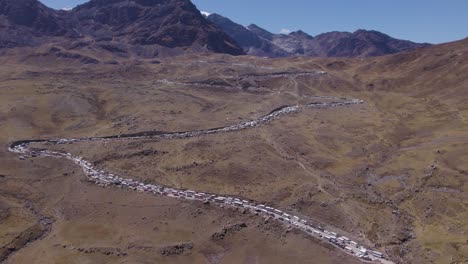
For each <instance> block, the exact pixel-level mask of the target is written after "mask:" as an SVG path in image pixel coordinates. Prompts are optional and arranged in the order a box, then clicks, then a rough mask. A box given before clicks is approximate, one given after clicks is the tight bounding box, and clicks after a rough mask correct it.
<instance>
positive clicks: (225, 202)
mask: <svg viewBox="0 0 468 264" xmlns="http://www.w3.org/2000/svg"><path fill="white" fill-rule="evenodd" d="M316 98H320V99H327V100H330V102H321V103H310V104H306V105H294V106H283V107H279V108H277V109H274V110H273V111H271V112H270V113H269V114H267V115H265V116H263V117H260V118H258V119H255V120H251V121H248V122H244V123H240V124H235V125H231V126H225V127H219V128H212V129H206V130H195V131H186V132H160V131H148V132H140V133H136V134H122V135H115V136H105V137H91V138H71V139H52V140H41V139H37V140H35V139H32V140H22V141H16V142H13V143H11V144H10V146H9V147H8V149H9V151H11V152H14V153H17V154H21V155H29V156H32V157H55V158H66V159H69V160H71V161H73V162H74V163H76V164H77V165H78V166H80V167H81V168H82V169H83V171H84V173H85V175H86V176H87V178H88V180H89V181H90V182H93V183H95V184H97V185H99V186H103V187H107V186H117V187H120V188H125V189H130V190H135V191H139V192H145V193H150V194H153V195H165V196H168V197H173V198H178V199H187V200H195V201H203V202H207V203H211V204H216V205H222V206H225V207H226V206H227V207H232V208H241V209H245V210H248V211H249V212H251V213H253V214H257V215H259V216H262V217H270V218H272V219H275V220H277V221H280V222H281V223H283V224H284V225H287V226H290V227H293V228H297V229H299V230H301V231H303V232H304V233H305V234H307V235H310V236H313V237H315V238H318V239H321V240H323V241H326V242H328V243H331V244H332V245H334V246H336V247H337V248H340V249H342V250H343V251H344V252H346V253H348V254H349V255H350V256H354V257H359V258H360V259H362V260H364V261H369V262H373V263H384V264H393V262H392V261H389V260H387V259H385V256H384V255H383V254H381V253H379V252H377V251H374V250H371V249H367V248H364V247H363V246H362V245H359V244H358V243H357V242H354V241H352V240H350V239H349V238H346V237H344V236H341V235H339V234H336V233H334V232H331V231H328V230H325V229H324V228H323V227H321V225H313V224H311V223H309V222H308V221H307V220H306V219H301V218H300V217H298V216H294V215H290V214H287V213H286V212H283V211H281V210H278V209H275V208H272V207H269V206H266V205H263V204H259V203H256V202H255V201H252V200H241V199H239V198H237V197H227V196H219V195H217V194H212V193H203V192H196V191H191V190H178V189H174V188H170V187H167V186H162V185H154V184H144V183H142V182H138V181H135V180H132V179H126V178H123V177H120V176H117V175H114V174H111V173H108V172H106V171H104V170H100V169H98V168H97V167H95V166H94V165H93V164H91V163H90V162H88V161H86V160H84V159H83V158H82V157H77V156H73V155H72V154H71V153H65V152H60V151H53V150H47V149H34V148H30V146H29V145H30V144H32V143H51V144H57V145H58V144H73V143H79V142H90V141H119V140H140V139H181V138H190V137H199V136H207V135H211V134H220V133H229V132H235V131H240V130H244V129H248V128H254V127H257V126H260V125H264V124H267V123H269V122H271V121H273V120H274V119H277V118H280V117H282V116H285V115H287V114H292V113H298V112H301V111H304V110H306V109H310V108H316V109H320V108H330V107H344V106H351V105H356V104H362V103H363V101H362V100H359V99H348V98H337V97H328V96H322V97H320V96H319V97H316Z"/></svg>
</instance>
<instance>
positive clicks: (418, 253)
mask: <svg viewBox="0 0 468 264" xmlns="http://www.w3.org/2000/svg"><path fill="white" fill-rule="evenodd" d="M466 47H467V41H466V40H465V41H461V42H456V43H450V44H446V45H440V46H434V47H430V48H425V49H421V50H418V51H415V52H409V53H403V54H397V55H392V56H386V57H381V58H372V59H365V60H353V59H310V58H287V59H275V60H271V59H260V58H253V57H246V56H243V57H230V56H225V55H204V56H202V55H191V56H188V55H187V56H181V57H177V58H173V59H164V60H161V61H158V62H155V61H154V60H138V61H136V60H135V61H134V60H122V61H118V63H117V64H97V65H83V64H81V62H80V61H78V60H73V59H64V58H57V57H55V56H53V55H50V54H48V55H47V54H45V55H41V56H39V55H37V54H36V53H35V51H32V50H29V49H27V48H25V49H21V50H19V49H16V50H11V51H8V52H4V54H3V55H2V56H1V57H0V61H1V62H2V63H1V66H0V67H1V71H0V79H1V83H0V100H1V104H0V131H1V132H2V133H1V134H0V142H1V143H2V145H3V146H4V148H2V149H1V150H0V158H1V161H2V163H1V164H2V165H1V166H0V197H1V199H0V258H1V260H4V261H5V262H6V263H155V262H157V263H285V262H291V261H292V263H360V261H359V260H358V259H356V258H352V257H349V256H348V255H347V254H345V253H343V252H341V251H340V250H337V249H335V248H334V247H332V246H330V245H328V244H326V243H323V242H320V241H318V240H314V239H310V238H308V237H307V236H305V235H304V234H302V233H301V232H297V231H294V230H293V229H292V230H291V229H288V228H286V227H284V226H282V225H279V224H277V223H275V222H268V221H267V222H265V220H264V219H262V218H261V217H256V216H254V215H251V214H242V213H241V212H239V211H235V210H231V209H223V208H219V207H213V206H209V205H206V204H203V203H199V202H187V201H181V200H176V199H170V198H167V197H162V196H161V197H155V196H150V195H145V194H139V193H136V192H130V191H124V190H120V189H115V188H101V187H98V186H96V185H93V184H91V183H89V182H88V181H86V179H85V177H84V175H83V173H82V172H81V169H80V168H79V167H77V166H75V165H74V164H72V163H71V162H67V161H66V160H61V159H54V158H34V157H27V158H23V157H20V156H18V155H15V154H13V153H9V152H8V150H7V147H8V144H9V143H11V142H14V141H17V140H24V139H54V138H83V137H95V136H110V135H118V134H129V133H138V132H143V131H192V130H199V129H208V128H215V127H222V126H227V125H232V124H237V123H240V122H243V121H248V120H252V119H255V118H259V117H261V116H263V115H265V114H268V113H269V112H270V111H271V110H273V109H276V108H278V107H281V106H284V105H296V104H306V103H311V102H314V101H322V100H326V99H324V98H317V97H316V96H337V97H352V98H360V99H363V100H364V102H365V103H364V104H360V105H353V106H346V107H343V108H340V107H338V108H323V109H307V110H305V111H302V112H299V113H294V114H291V115H289V116H287V117H284V118H281V119H278V120H275V121H273V122H270V123H268V124H266V125H264V126H261V127H256V128H252V129H248V130H243V131H236V132H232V133H225V134H216V135H210V137H193V138H187V139H174V140H157V139H156V140H149V139H146V140H132V141H122V142H118V141H115V142H114V141H113V142H99V141H96V142H87V143H76V144H65V145H59V146H47V145H44V144H42V145H41V144H37V145H35V147H38V148H50V149H53V148H59V149H60V150H63V151H66V152H70V153H73V154H74V155H77V156H82V157H85V158H86V159H87V160H89V161H91V162H92V163H93V164H95V165H96V166H98V167H101V168H103V169H105V170H108V171H111V172H113V173H115V174H117V175H121V176H125V177H127V178H133V179H138V180H140V181H144V182H148V183H155V184H162V185H166V186H172V187H174V188H187V189H192V190H197V191H203V192H211V193H217V194H224V195H231V196H240V197H246V198H249V199H254V200H256V201H259V202H263V203H266V204H269V205H270V206H274V207H275V208H281V209H282V210H284V211H287V212H292V213H294V214H297V215H301V216H304V217H307V218H309V219H313V220H314V221H316V222H317V223H322V224H325V225H329V226H331V227H334V228H337V229H340V230H343V231H344V232H346V233H347V234H349V236H350V237H351V238H354V239H356V240H359V241H360V242H362V243H364V244H367V245H369V246H372V247H374V248H376V249H379V250H381V251H383V252H386V253H387V254H388V255H389V256H390V259H391V260H393V261H394V262H397V263H441V264H442V263H463V261H465V260H466V259H467V258H468V244H467V240H466V238H467V236H468V234H467V232H468V231H467V230H468V222H467V221H466V219H468V210H467V207H468V203H467V201H468V199H467V195H466V193H467V191H468V190H467V177H468V167H467V163H466V162H465V161H466V159H467V158H468V157H467V156H468V153H467V152H466V147H467V145H468V135H467V133H466V131H468V121H467V118H468V105H467V104H466V99H467V96H468V83H467V75H466V72H468V66H467V61H468V55H467V48H466ZM93 56H95V55H93ZM103 60H107V58H104V59H103ZM319 72H323V73H319ZM237 224H245V225H246V227H245V228H241V229H240V230H238V228H230V227H232V226H235V225H237ZM223 228H224V229H226V230H229V232H227V231H223ZM233 230H234V231H233ZM224 232H227V233H226V235H225V236H224V237H223V239H217V238H218V237H219V236H218V235H216V234H219V233H224Z"/></svg>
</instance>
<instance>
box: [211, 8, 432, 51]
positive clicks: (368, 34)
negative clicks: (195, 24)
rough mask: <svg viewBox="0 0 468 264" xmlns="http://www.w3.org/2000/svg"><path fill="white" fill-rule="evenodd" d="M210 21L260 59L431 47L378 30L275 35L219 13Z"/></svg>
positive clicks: (212, 16)
mask: <svg viewBox="0 0 468 264" xmlns="http://www.w3.org/2000/svg"><path fill="white" fill-rule="evenodd" d="M208 20H210V21H211V22H213V23H214V24H216V25H217V26H218V27H220V28H221V29H223V30H224V31H225V32H226V33H227V34H228V35H229V36H231V37H232V38H233V39H235V40H236V41H237V42H238V43H239V45H240V46H241V47H242V48H244V51H245V52H246V53H247V54H250V55H257V56H267V57H286V56H313V57H371V56H381V55H386V54H393V53H397V52H401V51H405V50H411V49H415V48H418V47H424V46H427V45H428V44H418V43H414V42H410V41H405V40H399V39H394V38H392V37H390V36H388V35H385V34H383V33H380V32H378V31H366V30H358V31H356V32H354V33H350V32H329V33H324V34H320V35H318V36H316V37H312V36H310V35H308V34H307V33H305V32H303V31H301V30H299V31H296V32H292V33H290V34H287V35H286V34H273V33H271V32H268V31H267V30H265V29H263V28H261V27H259V26H257V25H254V24H252V25H250V26H248V27H247V29H246V28H245V27H243V26H241V25H239V24H236V23H235V22H232V21H231V20H229V19H228V18H225V17H223V16H220V15H217V14H212V15H210V16H209V17H208Z"/></svg>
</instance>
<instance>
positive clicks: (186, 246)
mask: <svg viewBox="0 0 468 264" xmlns="http://www.w3.org/2000/svg"><path fill="white" fill-rule="evenodd" d="M192 248H193V243H192V242H187V243H179V244H176V245H170V246H166V247H163V248H161V250H160V253H161V255H163V256H177V255H182V254H185V253H187V252H189V251H190V250H192Z"/></svg>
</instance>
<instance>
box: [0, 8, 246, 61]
mask: <svg viewBox="0 0 468 264" xmlns="http://www.w3.org/2000/svg"><path fill="white" fill-rule="evenodd" d="M0 28H2V29H3V28H5V29H7V30H8V31H9V33H10V34H9V35H10V37H7V36H6V34H0V43H5V44H4V45H2V46H0V47H14V46H24V45H30V46H34V45H37V44H38V43H44V42H47V41H50V40H47V39H44V38H47V37H63V38H64V40H65V41H73V40H77V39H79V38H84V37H87V38H92V39H94V40H95V41H96V42H117V43H118V44H119V45H118V46H119V49H122V47H121V46H122V45H123V44H124V45H126V46H127V48H128V49H130V50H138V49H140V50H141V49H145V48H144V47H139V46H153V47H152V48H153V49H155V50H157V49H158V47H156V46H160V47H163V48H183V49H185V50H186V49H187V48H189V49H192V50H193V51H212V52H220V53H228V54H232V55H240V54H243V52H242V49H241V48H239V47H238V46H237V44H236V43H235V41H234V40H232V39H231V38H230V37H229V36H227V35H226V34H225V33H224V32H223V31H221V30H220V29H218V28H217V27H215V26H214V25H213V24H211V23H210V22H208V21H207V20H206V19H205V18H204V17H203V16H202V15H201V14H200V12H199V11H198V10H197V8H196V7H195V6H194V5H193V4H192V3H191V2H190V1H189V0H131V1H128V0H91V1H90V2H87V3H85V4H83V5H80V6H78V7H76V8H75V9H73V10H71V11H69V12H66V11H57V10H53V9H50V8H47V7H46V6H44V5H42V4H41V3H40V2H38V1H37V0H0ZM2 31H3V30H2ZM15 33H17V34H15ZM20 36H22V37H20ZM15 38H16V40H15ZM38 38H40V39H38ZM7 43H8V45H7ZM105 46H106V47H109V46H116V45H110V44H109V43H107V44H106V45H105ZM152 53H156V54H157V53H158V52H157V51H155V52H152Z"/></svg>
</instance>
